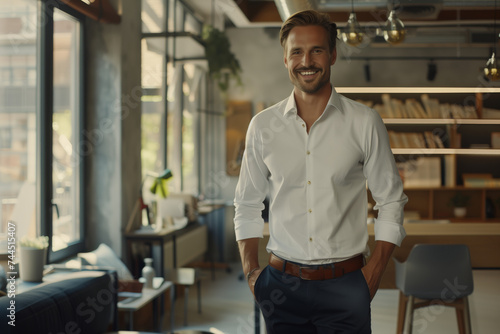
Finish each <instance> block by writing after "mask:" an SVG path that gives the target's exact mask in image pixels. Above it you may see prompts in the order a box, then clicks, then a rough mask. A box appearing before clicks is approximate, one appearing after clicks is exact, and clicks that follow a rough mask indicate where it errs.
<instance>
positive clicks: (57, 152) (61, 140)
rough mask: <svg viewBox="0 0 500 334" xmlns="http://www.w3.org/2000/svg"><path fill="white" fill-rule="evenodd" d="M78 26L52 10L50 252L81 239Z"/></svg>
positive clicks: (74, 20)
mask: <svg viewBox="0 0 500 334" xmlns="http://www.w3.org/2000/svg"><path fill="white" fill-rule="evenodd" d="M79 29H80V23H79V22H78V21H77V20H76V19H74V18H73V17H72V16H69V15H67V14H66V13H64V12H62V11H60V10H58V9H57V8H55V9H54V48H53V51H54V66H53V69H54V70H53V83H54V87H53V89H54V98H53V103H54V107H53V115H52V131H53V140H52V142H53V145H52V151H53V152H52V153H53V160H52V168H53V169H52V186H53V188H52V195H53V198H52V205H53V216H52V217H53V218H52V229H53V233H52V251H58V250H60V249H63V248H65V247H67V246H69V245H70V244H72V243H74V242H76V241H79V239H80V219H79V217H80V204H79V203H80V182H79V180H80V168H81V167H82V166H81V163H82V158H83V154H84V152H80V150H79V135H80V130H79V129H80V122H79V112H80V94H79V90H80V86H79V85H80V77H79V64H80V59H79V53H80V50H79V46H80V37H79V36H80V31H79Z"/></svg>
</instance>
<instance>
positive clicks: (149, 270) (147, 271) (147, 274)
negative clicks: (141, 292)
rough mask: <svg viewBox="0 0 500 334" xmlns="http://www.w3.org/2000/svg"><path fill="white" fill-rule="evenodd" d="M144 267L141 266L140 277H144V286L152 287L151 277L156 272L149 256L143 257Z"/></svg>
mask: <svg viewBox="0 0 500 334" xmlns="http://www.w3.org/2000/svg"><path fill="white" fill-rule="evenodd" d="M144 263H145V265H144V268H142V277H143V278H144V287H145V288H148V289H152V288H153V278H154V277H155V275H156V273H155V270H154V268H153V259H151V258H149V257H148V258H145V259H144Z"/></svg>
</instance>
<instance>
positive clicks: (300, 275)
mask: <svg viewBox="0 0 500 334" xmlns="http://www.w3.org/2000/svg"><path fill="white" fill-rule="evenodd" d="M302 269H307V267H302V266H299V278H300V279H303V280H305V281H310V280H311V279H310V278H305V277H303V276H302Z"/></svg>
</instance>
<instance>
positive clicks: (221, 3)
mask: <svg viewBox="0 0 500 334" xmlns="http://www.w3.org/2000/svg"><path fill="white" fill-rule="evenodd" d="M183 1H184V2H185V3H187V4H188V5H189V6H190V7H192V8H193V9H194V10H195V11H196V12H197V13H199V14H200V15H201V16H204V17H205V18H206V19H207V22H211V21H210V18H211V17H212V19H213V16H214V15H216V16H218V17H219V18H221V17H223V19H224V20H225V22H226V25H229V26H235V27H238V28H248V27H265V28H279V27H280V26H281V24H282V22H283V20H282V16H284V17H287V16H288V15H289V13H294V12H296V11H299V10H303V9H307V8H314V9H316V10H318V11H321V12H325V13H328V14H329V15H330V16H331V18H332V20H333V21H334V22H336V23H337V26H338V27H339V28H342V27H343V26H345V24H346V22H347V20H348V17H349V14H350V13H351V10H352V9H354V11H355V12H356V15H357V18H358V21H359V22H360V24H361V26H362V27H364V28H365V29H371V30H372V31H374V30H375V28H377V27H380V26H382V25H384V23H385V21H386V20H387V16H388V14H389V11H390V9H391V8H392V7H393V5H392V3H393V0H389V1H384V0H354V1H352V2H351V1H346V0H183ZM394 3H395V4H396V5H395V6H394V8H395V9H396V10H397V13H398V16H399V18H400V19H401V20H402V21H403V22H404V25H405V28H406V29H407V38H406V40H405V42H404V43H401V44H400V46H401V47H413V46H419V47H421V46H426V47H435V46H447V45H450V46H456V45H457V43H460V45H462V46H472V47H477V46H483V47H491V45H492V41H493V40H494V36H495V35H496V33H495V32H498V31H500V29H497V28H496V24H495V12H496V13H497V14H496V15H497V17H496V19H497V20H498V26H499V27H500V0H499V1H498V4H497V6H498V7H497V6H495V1H494V0H467V1H465V0H397V1H395V2H394ZM495 8H498V10H496V11H495ZM287 11H288V12H287ZM280 14H281V15H280ZM287 14H288V15H287ZM371 44H372V46H379V47H386V46H387V43H385V42H384V41H383V37H380V36H374V38H372V40H371Z"/></svg>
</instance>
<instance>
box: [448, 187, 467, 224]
mask: <svg viewBox="0 0 500 334" xmlns="http://www.w3.org/2000/svg"><path fill="white" fill-rule="evenodd" d="M469 198H470V197H469V196H467V195H465V194H463V193H461V192H457V193H455V195H453V197H452V198H450V202H449V204H450V206H452V207H453V214H454V215H455V217H456V218H463V217H465V215H466V214H467V203H469Z"/></svg>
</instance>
